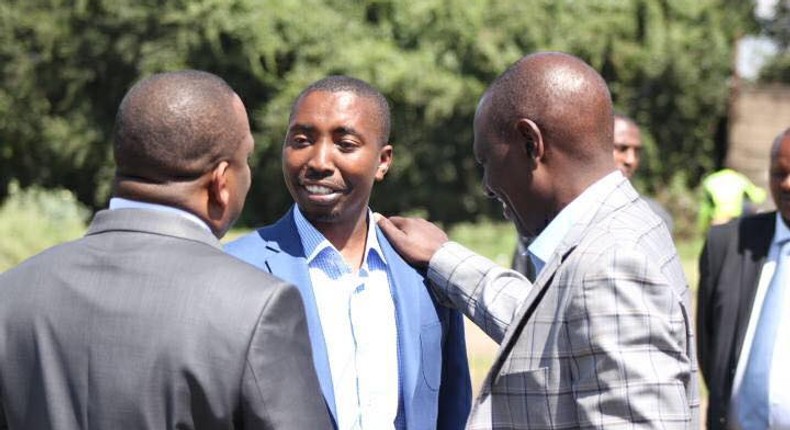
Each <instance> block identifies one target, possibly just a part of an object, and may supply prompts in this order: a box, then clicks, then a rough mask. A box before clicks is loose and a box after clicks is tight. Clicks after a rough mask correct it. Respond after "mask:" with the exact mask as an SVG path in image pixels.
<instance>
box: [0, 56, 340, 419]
mask: <svg viewBox="0 0 790 430" xmlns="http://www.w3.org/2000/svg"><path fill="white" fill-rule="evenodd" d="M252 149H253V138H252V135H251V133H250V128H249V124H248V119H247V115H246V113H245V108H244V105H243V103H242V102H241V99H240V98H239V96H238V95H236V93H234V92H233V90H232V89H231V88H230V87H229V86H228V84H227V83H225V82H224V81H223V80H222V79H220V78H218V77H216V76H214V75H212V74H209V73H205V72H198V71H183V72H175V73H164V74H159V75H154V76H152V77H149V78H147V79H145V80H143V81H141V82H140V83H138V84H136V85H135V86H134V87H133V88H132V89H131V90H130V91H129V93H128V94H127V95H126V97H125V98H124V100H123V102H122V103H121V106H120V109H119V111H118V116H117V118H116V130H115V141H114V154H115V161H116V164H117V170H116V174H115V183H114V198H113V199H112V200H111V202H110V210H106V211H101V212H99V213H98V214H96V217H95V218H94V220H93V222H92V223H91V225H90V228H89V230H88V233H87V234H86V236H85V237H84V238H83V239H80V240H78V241H75V242H72V243H68V244H64V245H60V246H57V247H54V248H52V249H49V250H47V251H44V252H43V253H41V254H39V255H37V256H35V257H33V258H31V259H29V260H27V261H26V262H24V263H22V264H21V265H19V266H18V267H16V268H14V269H12V270H10V271H8V272H6V273H3V274H2V275H0V428H18V429H50V428H51V429H80V428H95V429H115V428H134V429H143V428H150V429H163V428H179V429H182V428H183V429H189V428H201V429H214V428H216V429H219V428H222V429H229V428H293V429H321V428H329V421H328V415H327V411H326V407H325V405H324V402H323V400H322V397H321V392H320V390H319V388H318V381H317V378H316V376H315V373H314V372H313V366H312V362H311V358H310V357H311V351H310V342H309V340H308V337H307V330H306V323H305V316H304V309H303V306H302V302H301V299H300V297H299V293H298V292H297V290H296V289H295V288H293V287H292V286H290V285H288V284H286V283H284V282H282V281H280V280H278V279H276V278H274V277H272V276H270V275H268V274H266V273H264V272H262V271H259V270H258V269H256V268H255V267H253V266H250V265H247V264H246V263H243V262H241V261H240V260H237V259H235V258H233V257H231V256H229V255H227V254H225V253H224V252H222V250H221V247H220V243H219V241H218V240H217V238H219V237H222V235H223V234H224V233H225V232H226V231H227V230H228V228H229V226H230V225H231V224H232V223H233V221H234V220H235V219H236V218H237V216H238V215H239V213H240V211H241V209H242V206H243V203H244V198H245V196H246V194H247V191H248V189H249V185H250V170H249V166H248V164H247V158H248V157H249V156H250V154H251V153H252Z"/></svg>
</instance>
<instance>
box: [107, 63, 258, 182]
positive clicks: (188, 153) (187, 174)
mask: <svg viewBox="0 0 790 430" xmlns="http://www.w3.org/2000/svg"><path fill="white" fill-rule="evenodd" d="M234 97H235V93H234V91H233V89H232V88H231V87H230V86H229V85H228V84H227V83H226V82H225V81H224V80H222V79H221V78H220V77H218V76H215V75H213V74H211V73H207V72H201V71H196V70H185V71H179V72H169V73H161V74H156V75H153V76H150V77H148V78H146V79H143V80H142V81H140V82H138V83H137V84H135V85H134V86H133V87H132V88H131V89H130V90H129V92H128V93H127V94H126V96H125V97H124V99H123V101H122V102H121V105H120V107H119V110H118V114H117V116H116V121H115V137H114V156H115V163H116V179H118V178H123V179H124V180H127V181H129V180H131V181H137V182H144V183H150V184H166V183H169V182H178V181H189V180H194V179H197V178H199V177H200V176H201V175H203V174H204V173H206V172H208V171H210V170H211V169H212V167H214V166H215V165H216V163H217V162H218V161H219V160H220V159H222V158H223V157H227V156H228V154H231V153H233V151H234V150H235V149H236V147H237V146H238V145H239V144H240V142H241V140H242V139H243V136H241V135H238V136H237V134H239V132H238V126H237V125H236V124H237V122H236V119H235V118H236V116H235V115H236V113H235V112H234V110H233V104H232V103H233V100H234Z"/></svg>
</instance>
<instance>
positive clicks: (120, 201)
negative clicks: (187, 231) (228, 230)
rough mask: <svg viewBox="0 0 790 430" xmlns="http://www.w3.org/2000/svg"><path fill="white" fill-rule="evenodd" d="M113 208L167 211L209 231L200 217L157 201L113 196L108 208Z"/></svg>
mask: <svg viewBox="0 0 790 430" xmlns="http://www.w3.org/2000/svg"><path fill="white" fill-rule="evenodd" d="M115 209H147V210H152V211H160V212H169V213H173V214H177V215H180V216H182V217H184V218H186V219H188V220H190V221H192V222H194V223H196V224H197V225H199V226H201V227H203V228H204V229H206V231H209V232H210V231H211V228H209V226H208V224H206V223H205V222H204V221H203V220H202V219H200V218H198V217H197V216H195V214H193V213H190V212H187V211H185V210H183V209H178V208H174V207H172V206H165V205H160V204H157V203H148V202H140V201H137V200H129V199H124V198H122V197H113V198H111V199H110V210H115Z"/></svg>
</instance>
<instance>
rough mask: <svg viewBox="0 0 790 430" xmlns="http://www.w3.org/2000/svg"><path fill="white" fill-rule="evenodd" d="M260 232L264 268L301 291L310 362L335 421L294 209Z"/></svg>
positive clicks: (326, 359)
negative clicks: (264, 258) (263, 244)
mask: <svg viewBox="0 0 790 430" xmlns="http://www.w3.org/2000/svg"><path fill="white" fill-rule="evenodd" d="M259 234H260V235H261V238H262V239H263V240H264V241H265V242H266V247H267V248H268V251H270V252H269V253H268V255H267V257H266V261H265V264H266V268H267V269H268V270H269V272H271V273H272V274H273V275H275V276H277V277H279V278H282V279H285V280H287V281H288V282H290V283H292V284H294V285H295V286H296V288H298V289H299V292H300V293H301V294H302V302H303V303H304V307H305V315H306V317H307V327H308V330H309V332H310V346H311V347H312V349H313V364H314V366H315V369H316V373H317V374H318V381H319V382H320V384H321V391H322V392H323V394H324V399H325V400H326V403H327V406H328V407H329V410H330V412H331V413H332V418H333V419H334V420H335V422H337V411H336V408H335V394H334V393H335V391H334V387H333V386H332V372H331V371H330V368H329V357H328V355H327V352H326V342H325V340H324V332H323V329H322V328H321V319H320V317H319V314H318V306H317V304H316V301H315V295H314V294H313V288H312V285H313V284H312V281H311V279H310V272H309V270H308V267H307V258H306V257H305V255H304V248H302V241H301V239H300V236H299V231H298V230H297V229H296V224H295V223H294V221H293V209H291V210H290V211H288V213H287V214H286V215H285V216H284V217H282V218H281V219H280V220H279V221H277V223H276V224H274V225H273V226H272V227H271V228H269V229H265V230H262V231H261V232H260V233H259Z"/></svg>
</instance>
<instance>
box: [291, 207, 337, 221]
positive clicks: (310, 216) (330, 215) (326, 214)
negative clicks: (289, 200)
mask: <svg viewBox="0 0 790 430" xmlns="http://www.w3.org/2000/svg"><path fill="white" fill-rule="evenodd" d="M299 210H300V211H302V215H304V217H305V218H307V220H308V221H310V222H312V223H332V222H335V221H337V219H338V218H339V216H338V213H337V212H335V211H332V210H330V211H326V210H311V209H310V208H306V207H304V206H301V205H300V206H299Z"/></svg>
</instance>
